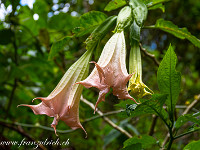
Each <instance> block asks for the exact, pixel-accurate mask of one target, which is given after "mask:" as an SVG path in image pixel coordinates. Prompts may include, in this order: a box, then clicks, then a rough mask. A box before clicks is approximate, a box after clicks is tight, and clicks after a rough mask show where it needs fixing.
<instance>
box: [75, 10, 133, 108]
mask: <svg viewBox="0 0 200 150" xmlns="http://www.w3.org/2000/svg"><path fill="white" fill-rule="evenodd" d="M120 12H121V13H120V14H119V15H118V18H117V22H118V23H117V26H116V29H115V31H116V33H115V34H114V35H113V36H112V37H111V38H110V39H109V41H108V42H107V43H106V45H105V47H104V49H103V51H102V53H101V56H100V58H99V60H98V62H97V63H96V62H94V61H93V62H91V63H94V64H95V68H94V70H93V71H92V73H91V74H90V75H89V76H88V77H87V78H86V79H85V80H83V81H81V82H77V84H82V85H83V86H85V87H86V88H90V87H96V88H98V89H99V90H100V92H99V97H98V100H97V102H96V105H95V110H96V107H97V105H98V104H99V103H100V102H101V101H104V100H105V95H106V94H107V93H108V92H109V91H110V88H112V89H113V94H114V95H115V96H117V97H118V98H119V99H131V100H133V101H135V99H134V98H132V97H131V96H130V95H129V94H128V91H127V87H126V84H127V82H128V81H129V79H130V78H131V76H132V74H130V75H129V74H128V72H127V70H126V61H125V59H126V43H125V38H124V32H123V28H124V27H125V26H126V24H127V22H129V19H130V15H131V8H130V7H128V6H127V7H125V9H122V10H121V11H120ZM127 12H129V13H128V15H127ZM124 13H125V14H126V16H127V18H128V21H127V20H126V19H127V18H126V16H123V14H124ZM122 16H123V17H122ZM124 17H125V18H126V19H124ZM121 19H123V20H121ZM135 102H136V101H135ZM136 103H137V102H136Z"/></svg>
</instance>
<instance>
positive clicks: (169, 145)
mask: <svg viewBox="0 0 200 150" xmlns="http://www.w3.org/2000/svg"><path fill="white" fill-rule="evenodd" d="M172 127H173V125H172V126H171V127H170V129H169V134H170V140H169V144H168V147H167V150H170V149H171V147H172V143H173V141H174V137H173V131H172Z"/></svg>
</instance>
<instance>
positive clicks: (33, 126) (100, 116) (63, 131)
mask: <svg viewBox="0 0 200 150" xmlns="http://www.w3.org/2000/svg"><path fill="white" fill-rule="evenodd" d="M121 111H123V110H117V111H111V112H107V113H104V114H103V115H98V116H94V117H91V118H88V119H86V120H84V121H83V122H82V123H86V122H89V121H92V120H95V119H98V118H102V117H103V116H108V115H113V114H117V113H119V112H121ZM0 121H1V122H3V123H6V124H12V125H17V126H22V127H30V128H40V129H44V130H48V131H52V132H54V129H53V128H51V127H47V126H43V125H40V124H38V123H37V124H26V123H19V122H9V121H4V120H0ZM73 131H75V130H73V129H69V130H59V129H57V130H56V132H57V133H70V132H73Z"/></svg>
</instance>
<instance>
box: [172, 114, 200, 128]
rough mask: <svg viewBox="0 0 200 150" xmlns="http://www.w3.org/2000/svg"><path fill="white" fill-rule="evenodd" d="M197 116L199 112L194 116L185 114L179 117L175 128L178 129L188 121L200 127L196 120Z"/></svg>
mask: <svg viewBox="0 0 200 150" xmlns="http://www.w3.org/2000/svg"><path fill="white" fill-rule="evenodd" d="M198 116H200V112H198V113H195V114H185V115H182V116H180V117H179V118H178V119H177V121H176V123H175V128H176V129H179V128H180V127H181V126H183V125H184V124H185V123H186V122H188V121H191V122H194V123H196V124H198V125H200V119H197V117H198Z"/></svg>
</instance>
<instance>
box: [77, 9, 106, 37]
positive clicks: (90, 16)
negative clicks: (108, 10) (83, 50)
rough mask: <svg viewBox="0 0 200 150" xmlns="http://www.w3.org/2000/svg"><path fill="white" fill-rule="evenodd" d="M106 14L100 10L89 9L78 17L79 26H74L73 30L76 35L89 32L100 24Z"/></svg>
mask: <svg viewBox="0 0 200 150" xmlns="http://www.w3.org/2000/svg"><path fill="white" fill-rule="evenodd" d="M106 18H107V16H106V15H105V14H104V13H102V12H100V11H90V12H88V13H85V14H83V15H82V16H81V17H80V26H79V27H76V28H75V29H74V30H73V32H74V33H75V35H76V36H77V37H80V36H83V35H85V34H88V33H91V32H92V31H93V30H94V29H95V28H96V27H97V26H98V25H100V24H101V23H102V22H103V21H104V20H105V19H106Z"/></svg>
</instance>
